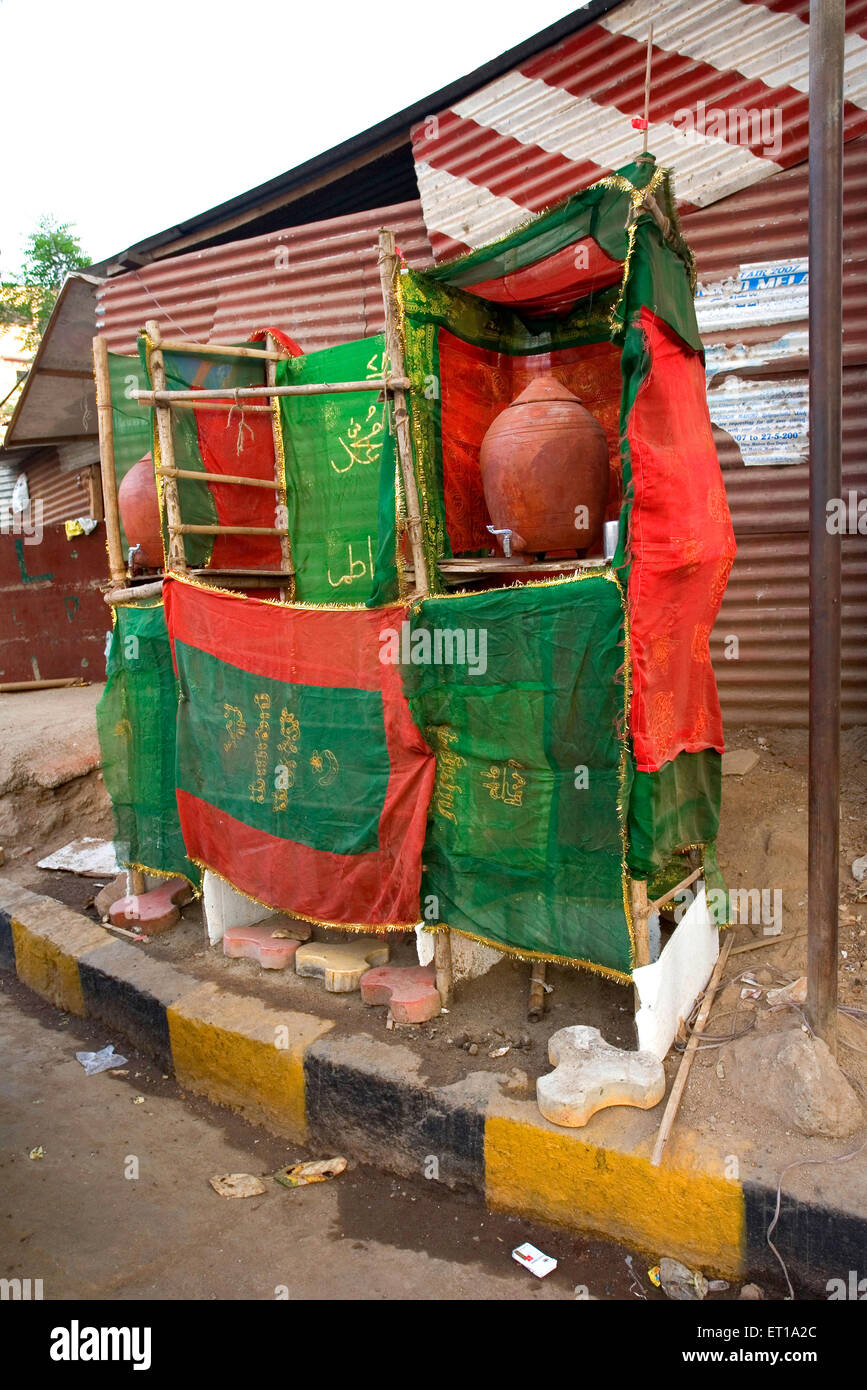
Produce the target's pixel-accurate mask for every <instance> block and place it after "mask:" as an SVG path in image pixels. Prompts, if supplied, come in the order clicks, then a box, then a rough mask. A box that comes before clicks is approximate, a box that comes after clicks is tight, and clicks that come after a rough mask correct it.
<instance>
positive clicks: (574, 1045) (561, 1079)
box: [536, 1025, 665, 1129]
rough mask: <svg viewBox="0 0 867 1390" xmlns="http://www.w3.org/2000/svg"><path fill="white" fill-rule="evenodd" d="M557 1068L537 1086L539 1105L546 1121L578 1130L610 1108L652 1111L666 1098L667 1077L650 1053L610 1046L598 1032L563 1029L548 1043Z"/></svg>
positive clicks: (586, 1029)
mask: <svg viewBox="0 0 867 1390" xmlns="http://www.w3.org/2000/svg"><path fill="white" fill-rule="evenodd" d="M548 1060H549V1062H550V1063H551V1065H552V1066H553V1067H554V1068H555V1070H554V1071H552V1072H549V1073H548V1075H547V1076H540V1077H539V1079H538V1081H537V1082H536V1100H537V1103H538V1106H539V1109H540V1110H541V1112H542V1114H543V1115H544V1116H545V1119H546V1120H550V1121H551V1122H552V1123H553V1124H555V1125H563V1126H564V1127H566V1128H568V1129H580V1128H581V1127H582V1126H583V1125H586V1123H587V1121H588V1120H589V1119H590V1116H591V1115H595V1113H596V1111H597V1110H603V1109H605V1107H606V1106H609V1105H636V1106H638V1108H639V1109H640V1110H650V1109H652V1107H653V1106H654V1105H658V1104H659V1102H660V1101H661V1100H662V1097H663V1096H664V1094H665V1072H664V1070H663V1067H662V1063H661V1061H660V1060H659V1058H658V1057H655V1056H654V1055H653V1053H652V1052H624V1051H622V1050H621V1048H619V1047H612V1046H611V1044H610V1043H607V1042H606V1041H605V1039H604V1038H603V1037H602V1034H601V1033H600V1032H599V1029H598V1028H589V1027H586V1026H584V1025H579V1026H578V1027H572V1028H560V1029H559V1030H558V1031H557V1032H556V1033H554V1034H552V1036H551V1037H550V1038H549V1040H548Z"/></svg>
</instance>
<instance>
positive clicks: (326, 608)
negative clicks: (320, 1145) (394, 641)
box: [163, 570, 407, 613]
mask: <svg viewBox="0 0 867 1390" xmlns="http://www.w3.org/2000/svg"><path fill="white" fill-rule="evenodd" d="M163 578H164V579H171V580H174V581H175V583H178V584H188V585H189V586H190V588H191V589H203V590H204V591H205V592H206V593H209V594H222V595H223V597H224V598H237V599H240V600H241V601H242V602H243V603H247V602H249V601H250V600H251V599H252V600H253V601H254V602H257V603H267V604H268V605H269V606H270V607H272V608H288V609H290V610H291V611H292V612H298V613H304V612H308V611H312V610H316V611H319V612H327V613H380V612H384V611H385V610H386V609H388V608H406V607H407V604H406V602H405V601H403V602H402V601H401V600H399V599H392V600H391V601H390V602H389V603H379V604H377V606H376V607H375V608H368V606H367V604H366V603H305V602H303V601H301V600H300V599H295V600H292V601H290V600H289V599H282V598H262V599H256V597H255V594H254V593H249V592H244V591H241V590H237V589H223V588H221V587H220V586H219V585H218V584H208V583H207V582H206V581H205V580H203V579H200V578H199V576H198V575H194V574H179V573H178V572H177V571H176V570H167V571H166V573H165V575H164V576H163ZM274 588H275V589H279V588H280V582H279V576H275V583H274Z"/></svg>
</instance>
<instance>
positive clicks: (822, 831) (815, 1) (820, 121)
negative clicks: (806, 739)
mask: <svg viewBox="0 0 867 1390" xmlns="http://www.w3.org/2000/svg"><path fill="white" fill-rule="evenodd" d="M844 14H845V3H844V0H810V816H809V822H810V848H809V866H808V902H809V908H808V910H809V932H808V935H807V1018H808V1020H809V1023H810V1026H811V1028H812V1029H813V1031H814V1032H815V1033H817V1034H818V1036H819V1037H820V1038H823V1039H824V1041H825V1042H826V1043H827V1044H828V1046H829V1047H830V1049H831V1051H832V1052H834V1053H836V1050H837V954H838V946H837V911H838V907H837V899H838V890H839V863H838V856H839V841H840V544H841V542H840V537H839V536H836V535H831V534H830V533H829V531H828V527H827V520H828V512H827V503H828V502H829V501H830V500H831V499H832V498H839V497H842V487H843V483H842V472H841V452H842V395H841V391H842V318H843V37H844Z"/></svg>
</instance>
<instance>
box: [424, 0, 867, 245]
mask: <svg viewBox="0 0 867 1390" xmlns="http://www.w3.org/2000/svg"><path fill="white" fill-rule="evenodd" d="M808 13H809V0H766V2H765V3H764V4H759V3H756V0H628V3H625V4H622V5H618V6H617V7H616V8H614V9H613V10H611V11H609V12H608V13H607V14H606V15H604V16H602V17H601V18H600V19H599V20H597V21H595V22H593V23H589V24H587V25H586V26H585V27H584V28H582V29H580V30H579V31H578V32H576V33H575V34H573V35H572V36H571V37H570V38H568V39H566V40H564V41H563V42H561V43H559V44H557V45H556V46H555V47H553V48H550V49H547V50H546V51H545V52H543V53H541V54H539V55H538V56H537V57H535V58H532V59H528V60H527V62H525V63H523V64H521V66H520V67H518V68H514V69H513V70H512V71H511V72H509V73H506V74H505V75H504V76H502V77H499V78H497V79H496V81H494V82H490V83H488V85H487V86H485V87H481V88H480V89H479V90H478V91H476V92H474V93H473V94H472V95H471V96H469V97H466V98H465V99H464V100H462V101H460V102H457V103H456V104H455V105H454V106H453V107H450V108H449V109H448V110H446V111H441V112H438V113H432V114H431V116H430V117H428V118H427V119H426V120H425V121H423V122H420V123H419V124H418V125H417V126H416V127H414V129H413V132H412V140H413V154H414V158H415V167H416V175H417V178H418V185H419V189H420V192H421V199H422V206H423V209H424V218H425V223H426V225H427V229H428V233H429V235H430V239H431V243H432V245H433V248H434V254H435V255H436V257H437V259H439V260H441V259H444V258H445V257H448V256H451V255H454V254H456V253H457V252H460V251H464V250H466V249H467V248H471V247H476V246H482V245H484V244H485V243H486V242H489V241H492V240H494V239H495V238H497V237H499V236H502V235H504V234H505V233H506V232H508V231H511V230H512V229H513V228H514V227H515V226H517V225H518V224H519V223H520V222H522V221H525V220H526V218H527V216H528V214H530V213H534V212H539V211H540V210H541V209H542V208H545V207H548V206H550V205H551V204H552V203H555V202H557V201H558V200H559V199H561V198H563V197H566V196H567V195H568V194H570V193H573V192H575V190H576V189H579V188H584V187H586V186H587V185H588V184H590V183H594V182H595V181H596V180H597V179H598V178H601V177H603V176H604V175H605V174H606V173H608V172H610V171H611V170H612V169H616V168H617V167H618V166H620V165H622V164H625V163H627V162H628V161H629V160H630V159H632V158H633V157H634V156H635V154H636V153H638V152H639V151H640V149H641V142H642V136H641V133H640V131H638V130H637V129H636V128H635V127H634V125H633V119H634V118H636V117H641V116H642V114H643V110H644V73H645V59H646V49H647V37H648V31H649V28H650V25H651V23H652V24H653V58H652V82H651V97H650V111H649V117H650V121H649V130H648V148H649V150H650V151H651V152H652V153H653V154H654V155H655V156H656V158H657V160H658V162H659V163H660V164H665V165H666V166H668V167H671V168H673V169H674V171H675V186H676V191H677V196H678V200H679V202H680V205H681V208H682V210H684V211H687V210H693V209H695V208H700V207H705V206H707V205H708V204H709V203H714V202H716V201H717V200H718V199H720V198H725V197H726V196H728V195H729V194H731V193H735V192H737V191H738V190H739V189H741V188H745V187H747V186H748V185H750V184H753V183H757V182H758V181H759V180H760V179H763V178H765V177H767V176H768V175H769V174H773V173H776V172H777V171H778V170H779V169H785V168H789V167H791V166H792V165H794V164H799V163H800V162H801V161H802V160H804V159H805V158H806V157H807V140H808V100H807V94H808V90H809V73H808V67H809V65H808V50H809V42H808V40H809V26H808V23H807V18H808ZM846 34H847V37H846V75H845V88H844V95H845V110H844V116H845V133H846V138H847V139H851V138H852V137H853V136H855V135H858V134H861V133H862V132H863V131H864V130H867V0H848V4H847V6H846ZM733 230H734V229H733Z"/></svg>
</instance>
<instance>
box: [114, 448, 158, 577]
mask: <svg viewBox="0 0 867 1390" xmlns="http://www.w3.org/2000/svg"><path fill="white" fill-rule="evenodd" d="M117 505H118V509H119V511H120V519H121V522H122V523H123V529H124V531H125V533H126V538H127V540H128V541H129V543H130V545H131V546H132V545H138V546H139V547H140V548H139V549H138V550H137V551H136V554H135V565H136V568H137V569H162V564H163V537H162V528H161V526H160V505H159V502H158V500H157V484H156V478H155V477H154V461H153V457H152V455H151V454H145V456H144V458H140V459H139V461H138V463H134V464H133V466H132V468H131V469H130V470H129V472H128V473H127V474H126V476H125V477H124V478H123V480H122V482H121V485H120V487H119V488H118V490H117Z"/></svg>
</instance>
